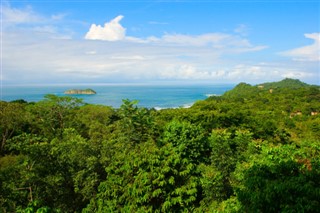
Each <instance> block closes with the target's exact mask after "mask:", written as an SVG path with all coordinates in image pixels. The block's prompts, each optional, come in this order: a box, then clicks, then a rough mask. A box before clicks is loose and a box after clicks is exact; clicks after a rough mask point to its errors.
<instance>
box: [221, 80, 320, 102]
mask: <svg viewBox="0 0 320 213" xmlns="http://www.w3.org/2000/svg"><path fill="white" fill-rule="evenodd" d="M300 88H318V89H319V88H320V87H319V86H315V85H309V84H307V83H304V82H302V81H300V80H298V79H291V78H285V79H283V80H281V81H278V82H267V83H262V84H258V85H255V86H252V85H250V84H247V83H243V82H242V83H239V84H238V85H237V86H235V87H234V88H233V89H232V90H230V91H227V92H225V93H224V94H223V97H227V98H237V97H238V98H240V97H241V98H249V97H251V96H255V95H257V94H258V93H259V92H262V91H267V92H269V93H273V92H274V91H277V90H279V89H300Z"/></svg>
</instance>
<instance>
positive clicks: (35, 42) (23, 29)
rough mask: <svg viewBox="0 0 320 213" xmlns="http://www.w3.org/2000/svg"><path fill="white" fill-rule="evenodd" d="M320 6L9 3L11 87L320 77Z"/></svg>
mask: <svg viewBox="0 0 320 213" xmlns="http://www.w3.org/2000/svg"><path fill="white" fill-rule="evenodd" d="M319 20H320V3H319V1H310V0H301V1H288V0H278V1H275V0H270V1H267V0H264V1H260V0H255V1H253V0H245V1H241V0H240V1H235V0H233V1H231V0H230V1H226V0H211V1H210V0H206V1H201V0H200V1H195V0H185V1H173V0H172V1H171V0H166V1H151V0H144V1H143V0H140V1H137V0H131V1H122V0H109V1H106V0H99V1H95V0H93V1H72V0H69V1H67V0H58V1H53V0H51V1H48V0H47V1H46V0H43V1H38V0H37V1H35V0H29V1H28V0H24V1H2V2H1V42H2V43H1V44H2V46H1V71H2V73H1V81H2V83H3V84H46V83H48V84H49V83H50V84H60V83H128V82H129V83H162V82H180V83H238V82H248V83H252V84H255V83H260V82H266V81H277V80H281V79H283V78H286V77H290V78H297V79H300V80H302V81H305V82H307V83H312V84H320V74H319V73H320V70H319V69H320V68H319V67H320V66H319V62H320V52H319V51H320V29H319V28H320V21H319Z"/></svg>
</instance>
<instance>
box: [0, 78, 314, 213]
mask: <svg viewBox="0 0 320 213" xmlns="http://www.w3.org/2000/svg"><path fill="white" fill-rule="evenodd" d="M136 104H137V102H136V101H130V100H124V101H123V105H122V106H121V107H120V108H119V109H114V108H112V107H108V106H101V105H91V104H85V103H83V102H82V101H81V100H80V99H76V98H72V97H70V96H68V97H57V96H54V95H47V96H46V97H45V99H44V100H42V101H40V102H37V103H27V102H25V101H23V100H17V101H13V102H3V101H2V102H1V115H0V116H1V117H0V119H1V123H0V131H1V147H0V212H63V213H64V212H320V209H319V206H320V199H319V197H320V184H319V183H320V87H319V86H311V85H307V84H305V83H302V82H300V81H298V80H292V79H285V80H283V81H281V82H274V83H265V84H261V85H255V86H252V85H249V84H245V83H240V84H239V85H237V86H236V87H235V88H234V89H233V90H231V91H228V92H226V93H225V94H224V95H222V96H213V97H210V98H208V99H207V100H204V101H198V102H196V103H195V104H194V105H193V106H192V107H191V108H188V109H185V108H179V109H164V110H158V111H157V110H154V109H146V108H140V107H137V105H136Z"/></svg>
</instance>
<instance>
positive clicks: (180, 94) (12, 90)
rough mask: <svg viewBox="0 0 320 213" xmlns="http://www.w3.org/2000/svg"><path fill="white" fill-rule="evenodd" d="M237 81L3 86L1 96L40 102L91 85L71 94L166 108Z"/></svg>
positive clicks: (91, 101) (107, 102) (99, 101)
mask: <svg viewBox="0 0 320 213" xmlns="http://www.w3.org/2000/svg"><path fill="white" fill-rule="evenodd" d="M234 86H235V85H231V84H219V85H143V84H141V85H135V84H119V85H117V84H106V85H95V84H93V85H47V86H44V85H43V86H2V88H1V90H2V91H1V100H3V101H13V100H18V99H23V100H25V101H28V102H37V101H41V100H43V99H44V96H45V95H46V94H54V95H57V96H65V94H64V91H66V90H68V89H86V88H91V89H93V90H95V91H96V92H97V94H95V95H71V96H73V97H77V98H81V99H83V101H84V102H85V103H89V104H101V105H107V106H112V107H114V108H118V107H120V105H121V104H122V100H123V99H129V100H138V101H139V104H138V106H141V107H147V108H155V109H164V108H178V107H190V106H192V104H193V103H194V102H196V101H197V100H204V99H206V98H207V97H209V96H212V95H222V94H223V93H224V92H225V91H227V90H230V89H232V88H233V87H234Z"/></svg>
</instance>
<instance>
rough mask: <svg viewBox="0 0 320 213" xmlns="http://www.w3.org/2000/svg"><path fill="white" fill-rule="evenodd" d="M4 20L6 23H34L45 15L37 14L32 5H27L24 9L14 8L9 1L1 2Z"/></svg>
mask: <svg viewBox="0 0 320 213" xmlns="http://www.w3.org/2000/svg"><path fill="white" fill-rule="evenodd" d="M1 7H2V10H1V15H2V21H3V22H4V23H5V24H24V23H34V22H40V21H42V20H43V17H41V16H39V15H38V14H36V13H35V12H34V11H33V9H32V7H30V6H27V7H25V8H22V9H18V8H12V7H11V6H10V5H9V4H8V3H7V4H3V5H2V4H1Z"/></svg>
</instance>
